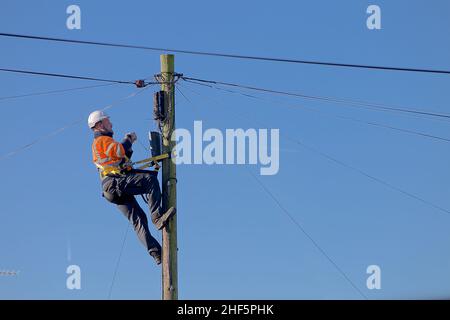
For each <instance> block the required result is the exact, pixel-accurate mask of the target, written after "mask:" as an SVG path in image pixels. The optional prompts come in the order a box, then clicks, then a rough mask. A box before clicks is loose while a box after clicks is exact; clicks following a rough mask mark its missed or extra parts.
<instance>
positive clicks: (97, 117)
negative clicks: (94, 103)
mask: <svg viewBox="0 0 450 320" xmlns="http://www.w3.org/2000/svg"><path fill="white" fill-rule="evenodd" d="M106 118H109V116H108V115H107V114H106V113H105V112H103V111H101V110H97V111H94V112H92V113H91V114H90V115H89V118H88V125H89V128H91V129H92V128H93V127H95V124H96V123H97V122H99V121H102V120H103V119H106Z"/></svg>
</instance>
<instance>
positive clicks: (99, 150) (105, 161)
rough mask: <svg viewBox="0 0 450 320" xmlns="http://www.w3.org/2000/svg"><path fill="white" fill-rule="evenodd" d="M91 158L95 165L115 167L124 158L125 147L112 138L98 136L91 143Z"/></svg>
mask: <svg viewBox="0 0 450 320" xmlns="http://www.w3.org/2000/svg"><path fill="white" fill-rule="evenodd" d="M92 158H93V161H94V163H95V164H96V165H97V167H102V168H105V167H111V166H113V167H117V166H118V165H119V164H120V163H121V162H122V160H123V159H124V158H125V149H124V147H123V145H122V144H121V143H120V142H117V141H115V140H114V139H113V138H111V137H109V136H99V137H97V138H95V139H94V142H93V143H92Z"/></svg>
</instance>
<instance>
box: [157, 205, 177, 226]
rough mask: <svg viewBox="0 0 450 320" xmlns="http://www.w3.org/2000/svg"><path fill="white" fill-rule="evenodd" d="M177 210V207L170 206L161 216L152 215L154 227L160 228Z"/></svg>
mask: <svg viewBox="0 0 450 320" xmlns="http://www.w3.org/2000/svg"><path fill="white" fill-rule="evenodd" d="M176 212H177V209H175V208H174V207H170V208H169V210H167V211H166V213H164V214H163V215H162V216H152V222H153V224H154V225H155V226H156V229H158V230H161V229H162V228H164V226H165V225H166V223H167V221H169V219H170V218H172V217H173V215H174V214H175V213H176Z"/></svg>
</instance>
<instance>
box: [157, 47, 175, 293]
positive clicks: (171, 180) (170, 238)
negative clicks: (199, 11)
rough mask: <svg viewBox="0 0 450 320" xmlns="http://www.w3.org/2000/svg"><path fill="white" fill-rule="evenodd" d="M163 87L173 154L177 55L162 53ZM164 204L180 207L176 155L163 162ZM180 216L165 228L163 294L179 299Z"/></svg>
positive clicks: (166, 148)
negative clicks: (173, 159)
mask: <svg viewBox="0 0 450 320" xmlns="http://www.w3.org/2000/svg"><path fill="white" fill-rule="evenodd" d="M160 60H161V76H160V80H161V90H162V91H164V109H163V110H164V112H163V113H164V114H165V115H166V120H165V121H164V122H163V126H162V129H161V131H162V152H163V153H170V154H171V155H172V156H173V153H172V150H174V147H175V142H174V141H172V140H171V136H172V132H173V131H174V130H175V84H174V79H175V75H174V73H175V72H174V69H175V67H174V65H175V64H174V60H175V59H174V55H173V54H162V55H161V56H160ZM162 207H163V210H164V211H165V210H167V209H168V208H170V207H175V208H176V207H177V173H176V166H175V163H174V162H173V161H172V159H165V160H163V162H162ZM177 216H178V211H177V214H175V216H173V218H172V219H170V221H169V223H168V224H167V226H166V227H164V229H163V231H162V298H163V300H177V299H178V259H177V251H178V246H177Z"/></svg>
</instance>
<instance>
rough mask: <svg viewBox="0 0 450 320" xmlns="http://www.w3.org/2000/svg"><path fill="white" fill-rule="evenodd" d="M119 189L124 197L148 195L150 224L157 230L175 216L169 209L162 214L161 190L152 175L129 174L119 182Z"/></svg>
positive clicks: (173, 210) (156, 178) (172, 209)
mask: <svg viewBox="0 0 450 320" xmlns="http://www.w3.org/2000/svg"><path fill="white" fill-rule="evenodd" d="M118 187H119V189H120V191H121V192H122V194H124V195H140V194H147V195H148V202H147V203H148V206H149V209H150V214H151V217H152V222H153V223H154V224H155V225H156V227H157V228H158V229H161V228H162V227H163V226H164V224H165V222H166V221H167V220H168V219H169V218H170V217H171V216H172V215H173V214H175V212H176V210H175V208H169V210H167V212H165V213H164V214H163V210H162V208H161V189H160V187H159V183H158V177H157V175H156V174H154V173H151V172H149V173H130V174H128V175H127V176H126V178H124V179H121V181H120V182H119V186H118Z"/></svg>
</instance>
